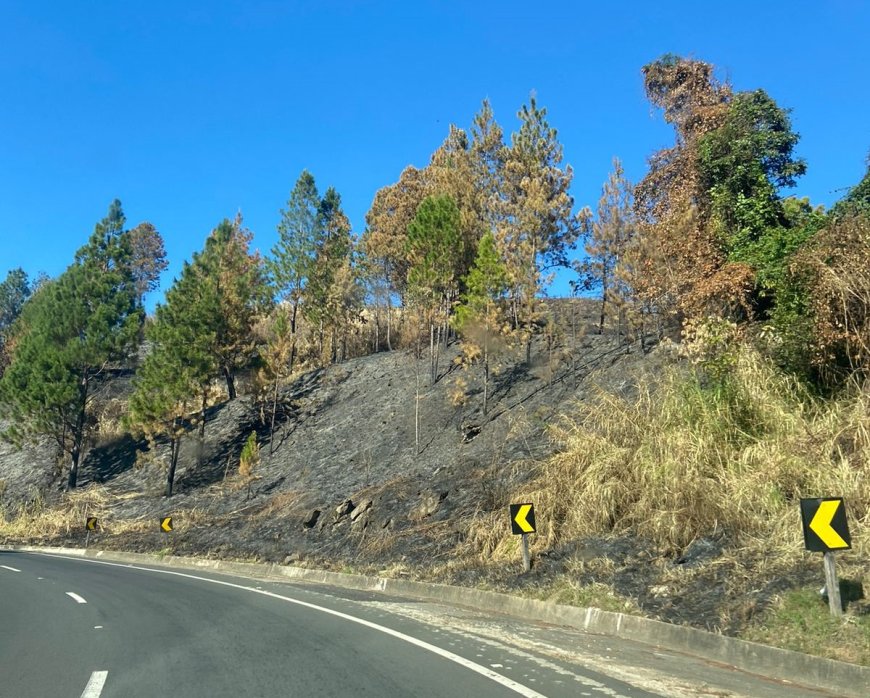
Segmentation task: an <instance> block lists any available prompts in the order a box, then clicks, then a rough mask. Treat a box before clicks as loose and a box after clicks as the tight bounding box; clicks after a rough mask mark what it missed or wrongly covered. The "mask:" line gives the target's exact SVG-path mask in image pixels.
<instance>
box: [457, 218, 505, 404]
mask: <svg viewBox="0 0 870 698" xmlns="http://www.w3.org/2000/svg"><path fill="white" fill-rule="evenodd" d="M465 289H466V290H465V293H464V294H463V296H462V302H461V303H460V305H459V307H458V308H457V309H456V316H455V319H454V322H455V324H456V327H457V329H458V330H459V332H460V333H461V334H462V339H463V344H466V343H467V344H469V345H470V346H471V347H473V348H474V351H472V352H466V353H467V354H468V353H471V354H472V355H476V354H479V356H480V359H481V366H482V369H483V413H484V414H486V413H487V410H488V399H489V374H490V360H491V356H492V350H493V347H494V346H495V344H496V341H497V339H498V337H499V336H500V334H501V329H502V327H503V325H504V312H503V310H502V307H501V300H502V299H503V297H504V294H505V293H506V291H507V289H508V277H507V273H506V271H505V267H504V264H503V263H502V261H501V259H500V257H499V254H498V249H497V248H496V244H495V238H494V237H493V236H492V233H487V234H486V235H484V236H483V238H482V239H481V241H480V244H479V245H478V248H477V257H476V258H475V260H474V264H473V266H472V267H471V270H470V271H469V272H468V276H467V277H466V280H465Z"/></svg>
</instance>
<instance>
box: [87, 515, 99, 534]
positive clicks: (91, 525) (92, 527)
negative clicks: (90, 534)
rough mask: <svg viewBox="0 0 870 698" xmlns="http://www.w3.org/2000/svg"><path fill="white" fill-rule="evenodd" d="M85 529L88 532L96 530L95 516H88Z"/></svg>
mask: <svg viewBox="0 0 870 698" xmlns="http://www.w3.org/2000/svg"><path fill="white" fill-rule="evenodd" d="M85 528H87V529H88V530H89V531H96V530H97V517H96V516H89V517H88V520H87V523H85Z"/></svg>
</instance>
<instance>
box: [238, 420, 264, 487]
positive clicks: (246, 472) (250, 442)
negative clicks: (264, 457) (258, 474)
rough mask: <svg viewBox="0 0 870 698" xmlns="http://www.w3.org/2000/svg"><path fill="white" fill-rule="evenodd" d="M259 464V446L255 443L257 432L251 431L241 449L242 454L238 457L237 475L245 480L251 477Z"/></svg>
mask: <svg viewBox="0 0 870 698" xmlns="http://www.w3.org/2000/svg"><path fill="white" fill-rule="evenodd" d="M259 464H260V444H258V443H257V432H255V431H252V432H251V433H250V434H249V435H248V438H247V440H246V441H245V445H244V446H243V447H242V453H241V454H240V455H239V475H241V476H242V477H245V478H249V477H251V476H252V475H253V474H254V470H255V469H256V467H257V466H258V465H259Z"/></svg>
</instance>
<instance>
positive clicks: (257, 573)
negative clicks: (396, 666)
mask: <svg viewBox="0 0 870 698" xmlns="http://www.w3.org/2000/svg"><path fill="white" fill-rule="evenodd" d="M0 550H12V551H21V552H39V553H56V554H59V555H70V556H77V557H86V558H92V559H103V560H107V561H112V562H121V563H128V564H136V565H141V564H150V565H164V566H167V567H179V568H183V569H194V570H195V569H201V570H202V569H205V570H213V571H215V572H223V573H229V574H236V575H241V576H245V577H259V578H273V579H274V578H284V579H292V580H298V581H302V582H308V583H316V584H328V585H332V586H337V587H342V588H347V589H357V590H362V591H372V592H383V593H388V594H393V595H395V596H405V597H411V598H415V599H422V600H427V601H435V602H440V603H445V604H451V605H455V606H465V607H467V608H473V609H476V610H481V611H489V612H491V613H499V614H502V615H507V616H513V617H516V618H521V619H524V620H531V621H538V622H543V623H549V624H552V625H559V626H563V627H570V628H576V629H578V630H585V631H588V632H592V633H599V634H602V635H611V636H615V637H620V638H625V639H627V640H634V641H637V642H642V643H645V644H648V645H653V646H657V647H662V648H666V649H670V650H676V651H678V652H684V653H686V654H689V655H692V656H695V657H703V658H704V659H710V660H713V661H715V662H720V663H722V664H728V665H731V666H734V667H735V668H737V669H740V670H742V671H747V672H751V673H753V674H758V675H760V676H765V677H768V678H771V679H777V680H784V681H791V682H797V683H802V684H806V685H808V686H814V687H817V688H822V689H826V690H829V691H834V692H836V693H837V694H838V695H841V696H844V697H846V696H848V697H850V698H867V696H868V695H870V667H865V666H859V665H856V664H847V663H845V662H838V661H834V660H832V659H824V658H821V657H814V656H812V655H807V654H802V653H800V652H792V651H790V650H783V649H779V648H777V647H769V646H768V645H760V644H758V643H755V642H747V641H746V640H739V639H737V638H734V637H728V636H727V635H720V634H718V633H711V632H707V631H705V630H699V629H697V628H690V627H687V626H683V625H673V624H672V623H665V622H662V621H658V620H651V619H649V618H642V617H640V616H632V615H627V614H625V613H613V612H610V611H602V610H600V609H598V608H578V607H576V606H562V605H559V604H553V603H547V602H545V601H537V600H535V599H526V598H522V597H517V596H510V595H508V594H501V593H498V592H494V591H483V590H481V589H470V588H465V587H456V586H450V585H447V584H430V583H426V582H415V581H411V580H407V579H391V578H388V577H369V576H365V575H359V574H345V573H342V572H329V571H327V570H312V569H305V568H302V567H290V566H284V565H278V564H260V563H249V562H232V561H228V560H206V559H201V558H189V557H178V556H173V555H166V556H161V555H153V554H142V553H122V552H115V551H100V550H83V549H80V548H35V547H29V546H0Z"/></svg>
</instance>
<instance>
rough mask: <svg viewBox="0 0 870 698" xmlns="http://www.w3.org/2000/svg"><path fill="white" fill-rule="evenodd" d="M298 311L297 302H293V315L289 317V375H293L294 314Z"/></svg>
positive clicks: (294, 354)
mask: <svg viewBox="0 0 870 698" xmlns="http://www.w3.org/2000/svg"><path fill="white" fill-rule="evenodd" d="M298 310H299V303H298V301H293V314H292V315H291V316H290V335H291V336H292V337H293V340H292V343H291V345H290V366H289V370H290V373H293V364H295V363H296V313H297V311H298Z"/></svg>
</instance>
